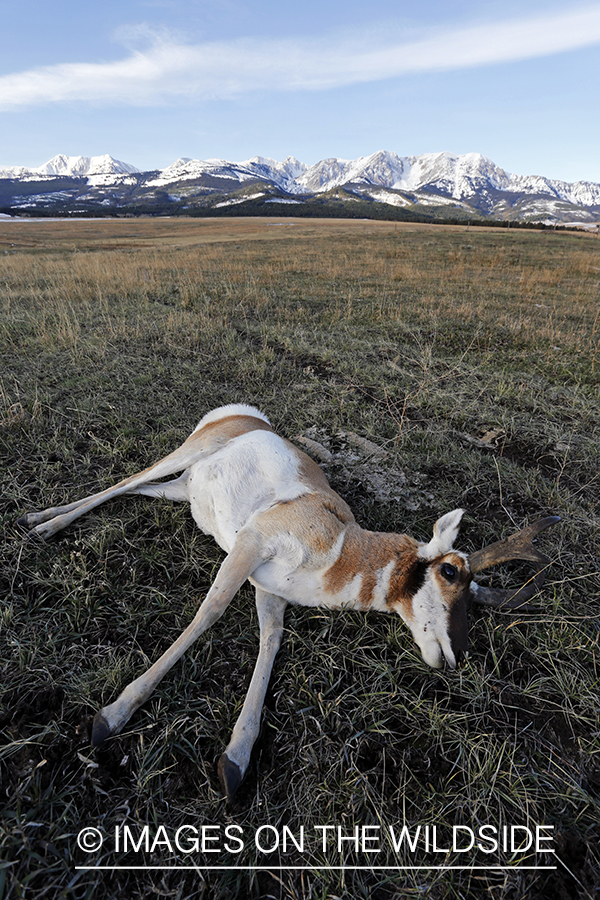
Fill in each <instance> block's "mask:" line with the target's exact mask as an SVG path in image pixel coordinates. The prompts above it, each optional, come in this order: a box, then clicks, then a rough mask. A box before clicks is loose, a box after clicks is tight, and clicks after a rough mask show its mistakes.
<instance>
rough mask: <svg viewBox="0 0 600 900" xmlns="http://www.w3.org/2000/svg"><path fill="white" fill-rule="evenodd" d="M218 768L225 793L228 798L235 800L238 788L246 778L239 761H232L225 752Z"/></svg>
mask: <svg viewBox="0 0 600 900" xmlns="http://www.w3.org/2000/svg"><path fill="white" fill-rule="evenodd" d="M217 769H218V772H219V781H220V782H221V787H222V788H223V793H224V794H225V796H226V797H227V799H228V800H233V798H234V796H235V793H236V791H237V789H238V788H239V786H240V784H241V783H242V781H243V780H244V776H243V775H242V773H241V771H240V767H239V766H238V765H237V763H234V762H232V761H231V760H230V759H229V757H228V756H227V754H226V753H224V754H223V755H222V756H221V759H220V760H219V765H218V767H217Z"/></svg>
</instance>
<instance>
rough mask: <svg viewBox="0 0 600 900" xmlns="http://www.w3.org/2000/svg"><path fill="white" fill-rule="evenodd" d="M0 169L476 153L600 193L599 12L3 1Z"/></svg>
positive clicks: (454, 0) (534, 4) (545, 7)
mask: <svg viewBox="0 0 600 900" xmlns="http://www.w3.org/2000/svg"><path fill="white" fill-rule="evenodd" d="M0 22H1V26H0V31H1V34H2V53H1V54H0V168H2V167H5V166H17V165H21V166H31V167H34V166H39V165H41V164H43V163H44V162H46V161H47V160H49V159H50V158H52V157H53V156H55V155H57V154H59V153H64V154H66V155H67V156H79V155H82V156H97V155H101V154H104V153H109V154H110V155H111V156H113V157H115V158H116V159H120V160H124V161H125V162H128V163H131V164H132V165H134V166H137V168H139V169H142V170H148V169H157V168H164V167H166V166H167V165H169V164H170V163H172V162H174V161H175V160H176V159H178V158H179V157H182V156H186V157H191V158H195V159H209V158H222V159H229V160H233V161H237V162H240V161H242V160H246V159H249V158H251V157H253V156H257V155H259V156H265V157H271V158H273V159H278V160H282V159H285V157H287V156H295V157H296V158H297V159H299V160H301V161H302V162H305V163H307V164H313V163H315V162H318V161H319V160H320V159H324V158H327V157H340V158H343V159H355V158H357V157H359V156H368V155H370V154H371V153H374V152H376V151H378V150H391V151H395V152H396V153H398V154H399V155H400V156H410V155H418V154H421V153H437V152H440V151H448V152H451V153H456V154H460V153H471V152H477V153H482V154H483V155H484V156H487V157H489V158H490V159H491V160H493V162H495V163H496V164H497V165H499V166H501V167H502V168H503V169H505V170H506V171H507V172H512V173H515V174H519V175H536V174H537V175H545V176H547V177H550V178H555V179H560V180H563V181H569V182H573V181H582V180H587V181H595V182H599V183H600V102H599V101H600V0H598V2H590V0H587V2H569V0H549V2H548V0H503V2H502V3H501V4H500V3H498V2H497V0H419V2H415V0H410V2H407V0H369V2H366V0H361V2H355V0H332V2H328V0H303V2H302V3H301V4H296V3H286V2H285V0H284V2H281V0H277V2H275V0H253V2H252V3H249V2H238V0H102V2H101V3H86V2H83V3H82V2H81V0H77V2H71V0H53V2H52V3H48V2H47V0H19V2H17V3H15V2H14V0H0Z"/></svg>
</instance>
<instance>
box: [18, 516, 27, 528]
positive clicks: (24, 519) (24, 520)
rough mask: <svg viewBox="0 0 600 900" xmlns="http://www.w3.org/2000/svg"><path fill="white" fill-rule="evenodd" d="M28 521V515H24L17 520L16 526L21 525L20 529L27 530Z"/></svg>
mask: <svg viewBox="0 0 600 900" xmlns="http://www.w3.org/2000/svg"><path fill="white" fill-rule="evenodd" d="M28 519H29V513H25V515H23V516H20V517H19V518H18V519H17V525H21V527H22V528H27V525H28V524H29V523H28Z"/></svg>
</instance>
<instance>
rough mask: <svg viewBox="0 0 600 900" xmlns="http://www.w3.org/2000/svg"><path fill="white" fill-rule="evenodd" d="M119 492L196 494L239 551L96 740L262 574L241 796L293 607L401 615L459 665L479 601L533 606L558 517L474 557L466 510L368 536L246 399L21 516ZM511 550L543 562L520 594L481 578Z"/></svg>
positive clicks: (70, 511) (238, 747)
mask: <svg viewBox="0 0 600 900" xmlns="http://www.w3.org/2000/svg"><path fill="white" fill-rule="evenodd" d="M177 472H182V474H181V475H179V477H178V478H175V479H173V480H172V481H167V482H162V483H158V482H157V481H156V479H158V478H164V477H165V476H168V475H173V474H174V473H177ZM119 494H145V495H146V496H149V497H165V498H167V499H170V500H179V501H187V502H189V503H190V506H191V510H192V515H193V517H194V519H195V521H196V523H197V525H198V526H199V528H201V529H202V531H204V532H207V533H209V534H212V535H213V536H214V538H215V539H216V541H217V543H218V544H219V545H220V546H221V547H222V548H223V550H224V551H225V552H226V554H227V556H226V558H225V560H224V562H223V563H222V565H221V567H220V569H219V572H218V574H217V576H216V578H215V580H214V582H213V584H212V586H211V588H210V590H209V591H208V594H207V595H206V598H205V600H204V602H203V603H202V605H201V606H200V608H199V610H198V612H197V613H196V615H195V617H194V619H193V621H192V622H191V623H190V625H188V627H187V628H186V629H185V631H184V632H183V633H182V634H181V635H180V637H179V638H178V639H177V640H176V641H175V643H174V644H173V645H172V646H171V647H170V648H169V649H168V650H167V651H166V652H165V653H164V654H163V655H162V656H161V657H160V659H159V660H157V662H155V663H154V665H153V666H152V667H151V668H150V669H149V670H148V671H147V672H145V673H144V674H143V675H140V677H139V678H137V679H136V680H135V681H133V682H132V683H131V684H130V685H128V686H127V687H126V688H125V690H124V691H123V692H122V694H121V695H120V696H119V697H118V699H117V700H115V701H114V703H111V704H110V705H109V706H106V707H104V709H101V710H100V711H99V712H98V713H97V714H96V717H95V719H94V725H93V731H92V744H93V745H94V746H97V745H99V744H101V743H102V742H103V741H104V740H105V739H106V738H107V737H108V736H109V735H114V734H118V733H119V732H120V731H121V730H122V728H123V727H124V725H125V724H126V723H127V722H128V720H129V719H130V717H131V716H132V715H133V713H134V712H135V710H136V709H137V708H138V707H139V706H141V704H142V703H144V701H145V700H146V699H147V698H148V697H149V695H150V694H151V693H152V691H153V690H154V688H155V687H156V685H157V684H158V682H159V681H160V680H161V679H162V678H163V676H164V675H165V674H166V673H167V672H168V671H169V669H170V668H171V667H172V666H173V665H174V664H175V663H176V662H177V660H178V659H179V658H180V657H181V656H182V655H183V653H185V651H186V650H187V648H188V647H189V646H190V645H191V644H192V643H193V642H194V641H195V640H196V638H197V637H198V636H199V635H200V634H202V632H203V631H206V630H207V629H208V628H209V627H210V626H211V625H212V624H213V623H214V622H215V621H216V620H217V619H218V618H219V617H220V616H221V615H222V614H223V613H224V612H225V609H226V608H227V606H228V605H229V603H230V602H231V600H232V599H233V597H234V595H235V593H236V592H237V590H238V589H239V588H240V587H241V585H242V584H243V583H244V582H245V581H246V580H249V581H250V582H251V584H253V585H254V587H255V589H256V606H257V609H258V619H259V626H260V649H259V654H258V660H257V662H256V667H255V670H254V674H253V676H252V680H251V683H250V687H249V690H248V694H247V696H246V699H245V702H244V706H243V709H242V712H241V714H240V717H239V719H238V721H237V723H236V725H235V727H234V729H233V734H232V736H231V740H230V742H229V745H228V746H227V748H226V750H225V752H224V753H223V755H222V756H221V759H220V761H219V767H218V768H219V776H220V779H221V783H222V785H223V789H224V791H225V794H226V795H227V797H228V798H231V797H233V795H234V794H235V792H236V790H237V788H238V786H239V784H240V782H241V780H242V778H243V777H244V775H245V773H246V770H247V768H248V765H249V762H250V753H251V750H252V746H253V744H254V742H255V740H256V738H257V736H258V732H259V723H260V715H261V710H262V706H263V702H264V698H265V693H266V689H267V684H268V681H269V677H270V675H271V670H272V667H273V662H274V659H275V656H276V654H277V651H278V649H279V645H280V642H281V635H282V630H283V615H284V610H285V607H286V606H287V604H288V603H292V604H299V605H301V606H324V607H328V608H329V609H361V610H369V609H371V610H379V611H381V612H389V613H391V612H396V613H398V614H399V615H400V616H401V618H402V619H403V620H404V622H406V624H407V625H408V627H409V628H410V630H411V632H412V635H413V637H414V639H415V641H416V643H417V644H418V646H419V648H420V650H421V653H422V655H423V659H424V660H425V662H426V663H428V665H430V666H433V667H440V666H441V665H442V664H443V662H444V660H445V661H446V663H447V664H448V665H449V666H450V667H451V668H455V667H456V666H457V665H458V664H459V663H460V661H461V660H462V658H463V656H464V654H465V653H466V650H467V608H468V606H469V605H470V603H471V602H478V603H485V604H488V605H492V606H504V607H508V608H523V604H524V603H525V601H526V600H527V599H529V597H531V596H532V595H533V594H534V593H535V591H536V590H538V588H539V587H540V586H541V583H542V580H543V571H542V569H543V567H545V566H546V565H548V563H549V562H550V560H549V559H548V558H547V557H546V556H544V555H543V554H542V553H540V552H539V551H538V550H536V549H535V548H534V547H533V545H532V540H533V539H534V538H535V537H536V535H537V534H539V532H540V531H542V530H543V529H544V528H547V527H548V526H549V525H552V524H554V523H555V522H557V521H558V518H556V517H549V518H546V519H542V520H540V521H539V522H537V523H536V524H534V525H531V526H529V527H528V528H525V529H524V530H523V531H520V532H518V533H517V534H514V535H512V536H511V537H510V538H508V540H505V541H500V542H498V543H496V544H492V545H491V546H488V547H486V548H484V549H483V550H478V551H476V552H475V553H471V554H470V555H469V556H466V555H465V554H464V553H461V552H459V551H457V550H453V549H452V548H453V544H454V541H455V539H456V536H457V534H458V528H459V523H460V520H461V517H462V515H463V510H462V509H455V510H454V511H453V512H449V513H446V514H445V515H443V516H442V517H441V518H439V519H438V520H437V522H436V523H435V525H434V527H433V537H432V538H431V540H430V541H429V542H428V543H419V542H417V541H416V540H414V539H413V538H411V537H408V536H407V535H404V534H379V533H375V532H371V531H365V530H364V529H362V528H360V526H359V525H357V523H356V522H355V520H354V516H353V515H352V512H351V511H350V509H349V507H348V506H347V505H346V503H345V502H344V501H343V500H342V499H341V497H339V496H338V494H336V493H335V492H334V491H333V490H332V489H331V488H330V486H329V483H328V481H327V479H326V477H325V475H324V474H323V472H322V471H321V469H320V468H319V467H318V465H317V464H316V463H315V462H313V461H312V459H310V458H309V457H308V456H306V455H305V454H304V453H303V452H302V451H301V450H299V449H298V448H297V447H295V446H294V445H293V444H291V443H289V442H288V441H286V440H284V439H283V438H281V437H279V436H278V435H276V434H275V432H274V431H273V429H272V428H271V425H270V424H269V421H268V419H267V418H266V417H265V416H264V415H263V414H262V413H261V412H259V411H258V410H257V409H254V408H253V407H251V406H245V405H237V404H236V405H231V406H224V407H221V408H219V409H216V410H214V411H213V412H210V413H208V414H207V415H206V416H204V418H203V419H202V421H201V422H200V424H199V425H198V427H197V428H196V429H195V431H194V432H193V433H192V434H191V435H190V437H189V438H188V439H187V440H186V441H185V442H184V443H183V444H182V445H181V447H179V448H178V449H177V450H175V451H174V452H173V453H170V454H169V455H168V456H166V457H165V458H164V459H162V460H160V461H159V462H157V463H155V464H154V465H153V466H150V467H149V468H147V469H145V470H144V471H143V472H140V473H138V474H136V475H132V476H131V477H129V478H126V479H124V480H123V481H121V482H119V484H117V485H115V486H114V487H111V488H108V489H107V490H104V491H101V492H100V493H99V494H95V495H93V496H91V497H86V498H85V499H83V500H80V501H78V502H76V503H71V504H69V505H67V506H59V507H55V508H53V509H47V510H45V511H43V512H39V513H28V514H26V515H24V516H23V517H22V518H21V519H20V520H19V522H20V524H24V525H27V526H28V527H31V528H32V533H35V534H37V535H40V536H41V537H43V538H48V537H50V536H51V535H53V534H55V533H56V532H57V531H60V529H62V528H64V527H66V526H67V525H69V524H70V523H71V522H72V521H73V520H74V519H76V518H78V517H79V516H81V515H83V514H84V513H86V512H88V511H89V510H91V509H94V508H95V507H96V506H99V505H100V504H101V503H104V502H105V501H106V500H110V499H111V498H112V497H116V496H118V495H119ZM510 559H525V560H530V561H532V562H534V563H538V564H539V567H540V571H539V572H538V574H537V576H536V577H535V578H534V579H532V581H531V582H529V583H528V584H527V585H525V586H524V587H523V588H521V589H520V590H519V591H517V592H514V591H500V590H493V589H491V588H487V587H482V586H481V585H478V584H477V583H476V582H475V581H473V580H472V575H473V574H474V573H476V572H480V571H482V570H483V569H484V568H487V567H488V566H492V565H494V564H496V563H499V562H502V561H506V560H510Z"/></svg>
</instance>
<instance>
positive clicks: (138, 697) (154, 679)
mask: <svg viewBox="0 0 600 900" xmlns="http://www.w3.org/2000/svg"><path fill="white" fill-rule="evenodd" d="M264 560H265V554H264V553H263V551H262V547H261V541H260V538H259V537H258V536H257V535H256V534H255V533H254V532H252V531H248V532H246V533H243V532H240V534H239V535H238V538H237V540H236V542H235V545H234V547H233V549H232V551H231V553H229V555H228V556H227V557H226V558H225V560H224V561H223V563H222V565H221V568H220V569H219V572H218V573H217V577H216V578H215V580H214V582H213V584H212V586H211V588H210V590H209V592H208V594H207V595H206V599H205V600H204V603H203V604H202V606H201V607H200V609H199V610H198V612H197V613H196V615H195V616H194V618H193V619H192V621H191V622H190V624H189V625H188V627H187V628H186V629H185V631H183V632H182V633H181V634H180V636H179V637H178V638H177V640H176V641H175V643H174V644H172V645H171V646H170V647H169V649H168V650H166V651H165V653H163V655H162V656H161V657H160V659H158V660H157V661H156V662H155V663H154V665H153V666H151V667H150V668H149V669H148V671H147V672H145V673H144V674H143V675H140V677H139V678H136V680H135V681H132V682H131V684H129V685H128V686H127V687H126V688H125V690H124V691H123V693H122V694H121V695H120V696H119V697H118V699H117V700H115V702H114V703H111V704H110V705H109V706H105V707H104V708H103V709H101V710H100V711H99V712H97V713H96V715H95V717H94V724H93V728H92V747H97V746H98V745H99V744H101V743H102V742H103V741H104V740H105V739H106V738H107V737H109V736H110V735H112V734H119V732H120V731H121V730H122V729H123V727H124V725H125V724H126V723H127V722H128V721H129V719H130V718H131V716H132V715H133V713H134V712H135V711H136V709H138V707H140V706H141V705H142V703H144V701H145V700H147V699H148V697H149V696H150V694H151V693H152V691H153V690H154V688H155V687H156V685H157V684H158V683H159V682H160V681H161V680H162V678H164V676H165V675H166V674H167V672H168V671H169V669H171V668H172V667H173V666H174V665H175V663H176V662H177V660H178V659H180V658H181V657H182V656H183V654H184V653H185V651H186V650H187V649H188V647H190V646H191V645H192V644H193V643H194V641H195V640H196V638H197V637H199V636H200V635H201V634H202V632H203V631H206V630H207V629H208V628H210V626H211V625H213V624H214V623H215V622H216V621H217V619H219V618H220V617H221V616H222V615H223V613H224V612H225V610H226V609H227V607H228V606H229V603H230V602H231V600H232V599H233V597H234V596H235V594H236V593H237V591H238V590H239V588H240V587H241V586H242V584H243V583H244V581H245V580H246V579H247V578H248V576H249V575H251V574H252V572H253V571H254V570H255V569H256V568H257V566H259V565H260V564H261V563H262V562H264Z"/></svg>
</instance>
